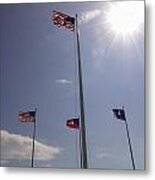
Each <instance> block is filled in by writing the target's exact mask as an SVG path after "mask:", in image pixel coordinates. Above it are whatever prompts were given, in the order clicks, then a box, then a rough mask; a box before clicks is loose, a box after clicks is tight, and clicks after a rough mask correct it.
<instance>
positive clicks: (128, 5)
mask: <svg viewBox="0 0 155 180" xmlns="http://www.w3.org/2000/svg"><path fill="white" fill-rule="evenodd" d="M143 12H144V2H143V1H135V2H134V1H128V2H118V3H116V4H115V5H113V4H112V3H111V4H110V6H109V9H108V11H107V12H106V23H107V24H108V25H109V29H110V31H112V32H114V33H115V34H119V35H122V36H128V35H133V33H134V32H135V31H137V30H138V29H139V27H140V24H141V23H143V21H144V13H143Z"/></svg>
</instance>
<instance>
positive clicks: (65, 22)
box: [52, 10, 75, 31]
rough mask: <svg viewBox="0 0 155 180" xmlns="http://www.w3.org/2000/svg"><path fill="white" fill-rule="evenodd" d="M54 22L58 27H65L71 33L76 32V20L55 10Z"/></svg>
mask: <svg viewBox="0 0 155 180" xmlns="http://www.w3.org/2000/svg"><path fill="white" fill-rule="evenodd" d="M52 21H53V23H54V24H55V25H57V26H58V27H61V26H64V27H66V28H67V29H69V30H71V31H74V30H75V18H74V17H71V16H68V15H66V14H64V13H62V12H59V11H56V10H53V15H52Z"/></svg>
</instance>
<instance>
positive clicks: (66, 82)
mask: <svg viewBox="0 0 155 180" xmlns="http://www.w3.org/2000/svg"><path fill="white" fill-rule="evenodd" d="M55 82H56V83H58V84H72V81H69V80H67V79H56V81H55Z"/></svg>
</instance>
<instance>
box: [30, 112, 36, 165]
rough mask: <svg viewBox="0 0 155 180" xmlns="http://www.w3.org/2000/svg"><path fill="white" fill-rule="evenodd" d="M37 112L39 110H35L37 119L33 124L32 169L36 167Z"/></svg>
mask: <svg viewBox="0 0 155 180" xmlns="http://www.w3.org/2000/svg"><path fill="white" fill-rule="evenodd" d="M36 112H37V109H35V119H34V123H33V143H32V160H31V167H32V168H33V167H34V150H35V136H36Z"/></svg>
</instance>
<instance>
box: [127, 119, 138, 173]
mask: <svg viewBox="0 0 155 180" xmlns="http://www.w3.org/2000/svg"><path fill="white" fill-rule="evenodd" d="M125 127H126V133H127V138H128V144H129V150H130V155H131V162H132V168H133V170H135V169H136V168H135V162H134V155H133V151H132V146H131V140H130V134H129V129H128V123H127V120H126V118H125Z"/></svg>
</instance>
